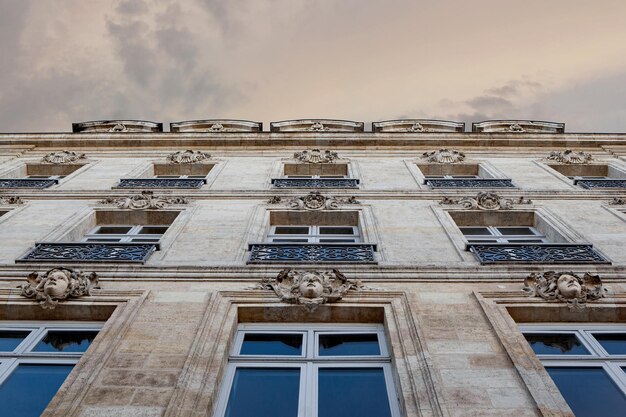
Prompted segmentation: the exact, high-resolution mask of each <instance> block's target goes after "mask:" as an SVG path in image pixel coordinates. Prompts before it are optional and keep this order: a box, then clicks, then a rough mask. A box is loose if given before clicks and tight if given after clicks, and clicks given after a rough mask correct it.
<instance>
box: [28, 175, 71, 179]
mask: <svg viewBox="0 0 626 417" xmlns="http://www.w3.org/2000/svg"><path fill="white" fill-rule="evenodd" d="M65 177H66V176H65V175H27V176H26V178H29V179H37V180H60V179H61V178H65Z"/></svg>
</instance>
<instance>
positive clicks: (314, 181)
mask: <svg viewBox="0 0 626 417" xmlns="http://www.w3.org/2000/svg"><path fill="white" fill-rule="evenodd" d="M272 185H273V186H274V187H276V188H357V187H358V186H359V180H358V179H357V178H273V179H272Z"/></svg>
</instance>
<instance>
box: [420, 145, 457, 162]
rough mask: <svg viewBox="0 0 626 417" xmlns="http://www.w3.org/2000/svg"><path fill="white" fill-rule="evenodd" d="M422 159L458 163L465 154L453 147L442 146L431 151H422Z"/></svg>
mask: <svg viewBox="0 0 626 417" xmlns="http://www.w3.org/2000/svg"><path fill="white" fill-rule="evenodd" d="M422 159H425V160H426V161H428V162H434V163H437V164H458V163H460V162H463V161H464V160H465V154H464V153H463V152H459V151H455V150H453V149H445V148H442V149H438V150H436V151H432V152H424V153H423V154H422Z"/></svg>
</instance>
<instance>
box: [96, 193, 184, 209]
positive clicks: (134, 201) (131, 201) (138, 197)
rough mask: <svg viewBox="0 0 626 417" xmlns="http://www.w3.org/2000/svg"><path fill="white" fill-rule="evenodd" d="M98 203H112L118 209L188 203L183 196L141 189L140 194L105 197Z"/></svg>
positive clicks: (148, 207) (157, 207)
mask: <svg viewBox="0 0 626 417" xmlns="http://www.w3.org/2000/svg"><path fill="white" fill-rule="evenodd" d="M98 203H99V204H103V205H112V206H115V207H117V208H120V209H130V210H149V209H153V210H154V209H162V208H164V207H165V206H168V205H179V204H188V203H189V201H188V200H187V199H186V198H184V197H163V196H155V195H154V193H153V192H152V191H142V192H141V194H135V195H132V196H129V197H122V198H106V199H104V200H101V201H99V202H98Z"/></svg>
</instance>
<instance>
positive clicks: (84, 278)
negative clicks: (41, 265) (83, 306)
mask: <svg viewBox="0 0 626 417" xmlns="http://www.w3.org/2000/svg"><path fill="white" fill-rule="evenodd" d="M26 280H27V281H28V283H27V284H22V285H20V286H19V287H18V288H20V289H21V293H20V295H21V296H22V297H26V298H32V299H35V300H36V301H39V305H40V306H41V308H43V309H54V308H55V307H56V306H57V304H58V303H59V301H65V300H67V299H70V298H79V297H84V296H88V295H91V290H92V289H94V288H99V287H98V277H97V276H96V273H95V272H92V273H84V272H80V271H78V270H74V269H70V268H62V267H61V268H53V269H50V270H48V271H46V272H33V273H31V274H30V275H28V277H27V278H26Z"/></svg>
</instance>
